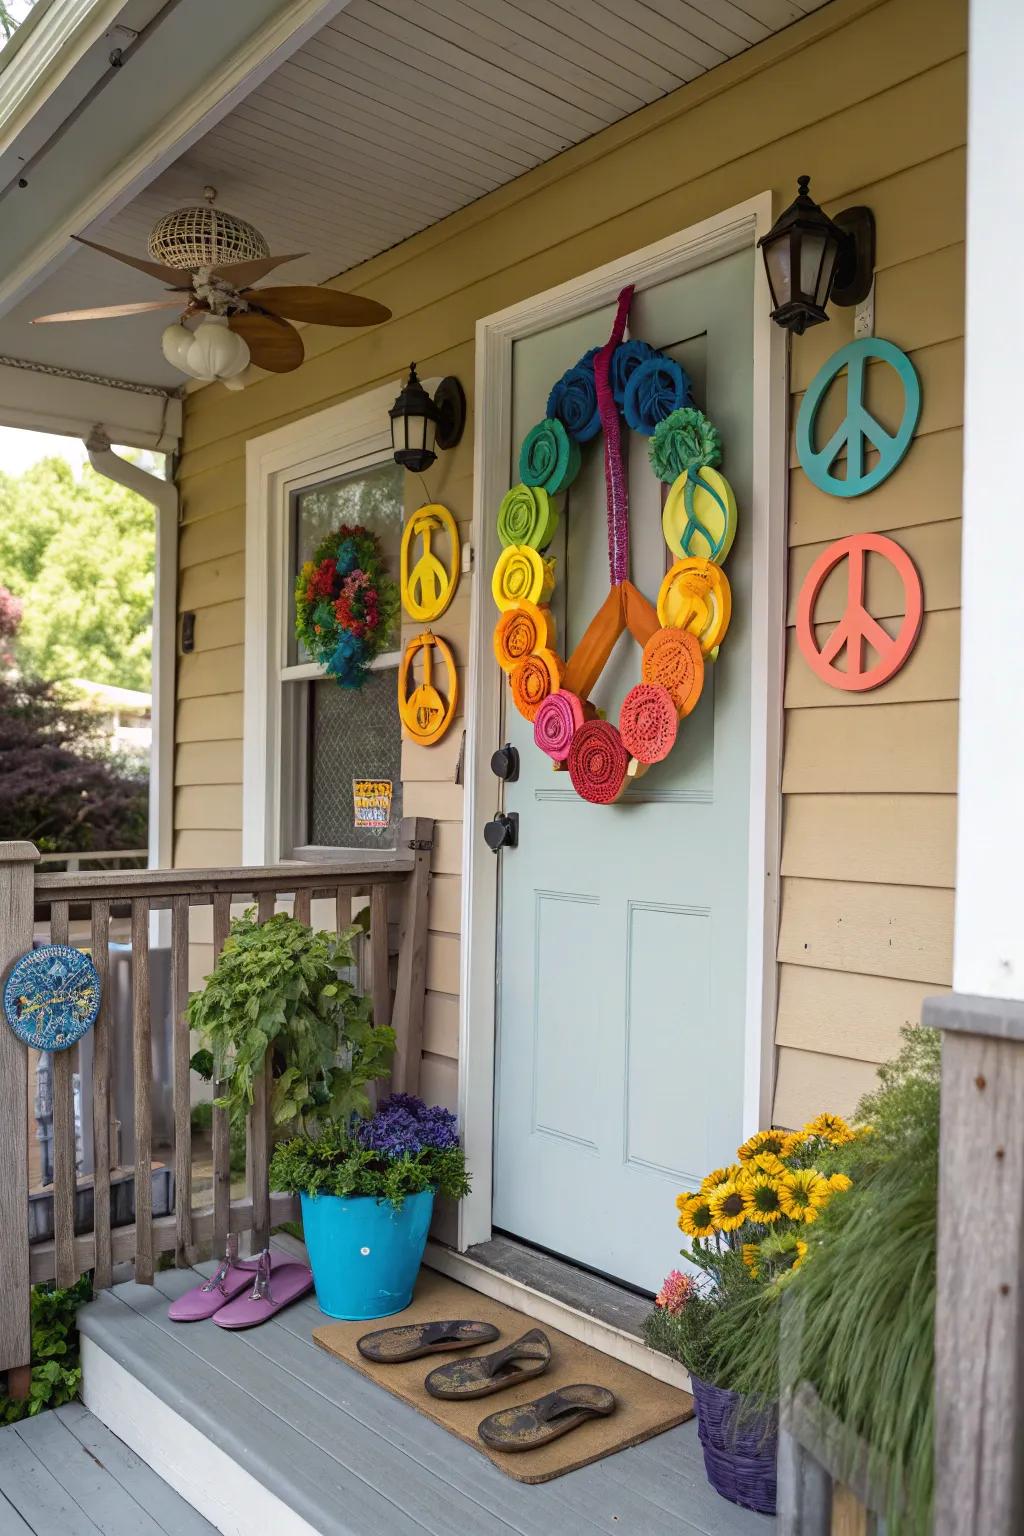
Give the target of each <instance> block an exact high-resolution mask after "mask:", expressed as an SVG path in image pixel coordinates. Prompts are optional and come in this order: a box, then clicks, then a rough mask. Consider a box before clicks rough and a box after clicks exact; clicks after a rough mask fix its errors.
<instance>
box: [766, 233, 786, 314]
mask: <svg viewBox="0 0 1024 1536" xmlns="http://www.w3.org/2000/svg"><path fill="white" fill-rule="evenodd" d="M764 261H765V268H766V270H767V273H768V286H769V287H770V288H771V290H772V302H773V306H774V308H775V309H779V308H780V307H781V306H782V305H783V304H788V303H789V301H790V299H791V298H792V297H793V282H792V274H793V263H792V257H791V252H790V242H789V236H788V235H782V236H780V237H779V238H778V239H777V240H772V241H771V242H770V243H766V245H765V247H764Z"/></svg>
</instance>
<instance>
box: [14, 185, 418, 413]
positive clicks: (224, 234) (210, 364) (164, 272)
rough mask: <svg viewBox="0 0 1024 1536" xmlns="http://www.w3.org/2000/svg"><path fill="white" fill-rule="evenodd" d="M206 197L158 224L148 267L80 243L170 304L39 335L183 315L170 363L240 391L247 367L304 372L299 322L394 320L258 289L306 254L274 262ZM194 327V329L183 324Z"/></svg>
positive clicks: (77, 315)
mask: <svg viewBox="0 0 1024 1536" xmlns="http://www.w3.org/2000/svg"><path fill="white" fill-rule="evenodd" d="M204 196H205V198H206V201H205V203H201V204H198V205H194V206H189V207H184V208H175V209H173V210H172V211H171V212H170V213H167V214H164V216H163V217H162V218H161V219H159V220H158V221H157V223H156V224H155V225H154V226H153V229H152V231H151V232H150V236H149V241H148V250H149V257H150V259H149V260H147V259H146V258H145V257H142V256H130V255H128V254H127V252H125V251H116V250H114V249H112V247H110V246H106V245H99V244H97V242H96V241H95V240H86V239H84V238H83V237H82V236H81V235H76V236H75V237H74V238H75V239H76V240H78V242H79V243H80V244H81V245H87V246H88V247H89V248H90V249H91V250H94V251H100V252H102V254H103V255H104V256H112V257H113V258H114V259H115V261H122V262H124V263H125V265H126V266H129V267H134V268H135V269H136V271H139V272H145V273H146V274H147V275H148V276H149V277H155V278H156V279H157V281H158V282H162V283H165V284H166V285H167V287H168V288H169V289H170V290H171V292H172V294H173V297H171V298H166V299H148V300H143V301H141V302H138V303H130V304H107V305H102V306H100V307H99V308H96V309H68V310H61V311H59V312H58V313H56V314H52V315H39V316H37V317H36V319H35V320H34V321H33V322H32V323H33V325H50V324H53V323H55V322H61V321H67V320H103V319H113V318H115V317H118V316H131V315H143V314H148V313H150V312H151V311H154V310H159V309H176V308H179V307H180V308H181V314H180V316H179V317H178V319H177V321H176V322H175V323H174V324H172V325H170V326H168V327H167V329H166V330H165V331H164V333H163V343H162V344H163V351H164V356H165V357H166V358H167V361H168V362H169V363H171V364H172V365H173V366H174V367H175V368H177V369H179V370H180V371H181V372H182V373H185V374H188V375H190V376H191V377H192V378H198V379H204V380H210V379H220V380H221V381H222V382H224V383H225V384H227V385H228V386H229V387H233V388H236V389H240V388H241V387H242V385H241V382H240V380H239V377H238V376H239V375H240V374H241V373H242V372H243V371H244V370H245V368H246V367H247V366H248V365H249V363H250V362H253V363H255V364H256V365H257V366H258V367H260V368H265V369H267V370H268V371H269V372H271V373H290V372H291V371H292V370H293V369H295V368H298V367H299V366H300V364H301V363H302V360H303V358H304V356H305V349H304V347H303V344H302V337H301V335H300V334H299V332H298V331H297V330H296V329H295V327H294V326H293V325H292V324H291V323H290V322H291V321H292V320H303V321H306V322H307V323H309V324H312V325H336V326H364V325H379V324H380V323H381V322H382V321H384V320H390V318H391V311H390V310H389V309H386V308H385V306H384V305H383V304H378V303H376V302H375V300H373V299H364V298H360V297H359V296H358V295H357V294H354V293H340V292H338V291H337V290H336V289H333V288H316V287H314V286H312V285H307V284H289V285H287V286H282V287H277V286H274V287H267V288H256V287H254V286H253V284H255V283H258V282H259V280H260V278H262V277H267V276H268V275H269V274H270V273H271V272H273V271H274V269H275V268H276V267H279V266H282V265H283V264H284V263H285V262H287V261H297V260H298V259H299V257H300V256H301V255H304V254H305V253H304V252H299V253H297V254H296V255H291V256H272V255H271V254H270V247H269V245H268V244H267V241H266V240H265V238H264V237H263V235H262V234H261V233H260V231H259V230H258V229H256V228H255V227H254V226H253V225H252V224H249V223H247V221H246V220H245V219H240V218H237V217H236V216H235V215H234V214H231V213H227V212H225V211H224V210H223V209H220V208H215V207H214V206H213V205H214V199H215V198H216V196H217V193H216V189H215V188H214V187H207V188H205V191H204ZM197 317H198V321H199V323H198V325H197V326H196V327H195V328H194V329H190V328H189V326H187V325H186V324H185V323H184V322H185V321H186V320H190V319H193V318H197Z"/></svg>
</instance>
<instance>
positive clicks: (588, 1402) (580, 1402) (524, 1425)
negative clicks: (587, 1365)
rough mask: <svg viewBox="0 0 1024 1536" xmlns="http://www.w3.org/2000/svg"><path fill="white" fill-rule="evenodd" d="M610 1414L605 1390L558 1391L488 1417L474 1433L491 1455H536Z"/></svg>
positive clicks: (609, 1397)
mask: <svg viewBox="0 0 1024 1536" xmlns="http://www.w3.org/2000/svg"><path fill="white" fill-rule="evenodd" d="M614 1411H615V1397H614V1394H613V1393H611V1392H609V1391H608V1389H607V1387H594V1386H589V1385H579V1386H574V1387H559V1388H558V1390H557V1391H555V1392H549V1393H548V1395H547V1397H539V1398H537V1400H536V1401H535V1402H532V1403H522V1404H520V1406H519V1407H518V1408H502V1409H501V1410H500V1411H499V1412H498V1413H492V1414H490V1415H489V1416H488V1417H487V1418H486V1419H483V1420H482V1421H481V1423H480V1425H479V1427H478V1429H477V1433H478V1434H479V1436H480V1439H481V1440H482V1441H483V1442H484V1444H485V1445H489V1446H490V1448H491V1450H492V1451H536V1450H538V1449H539V1448H540V1447H541V1446H542V1445H547V1444H548V1443H549V1441H551V1440H557V1439H558V1438H559V1436H560V1435H567V1434H568V1433H569V1431H570V1430H573V1429H578V1428H579V1427H580V1425H581V1424H585V1423H586V1422H587V1420H588V1419H596V1418H602V1419H603V1418H607V1416H608V1415H609V1414H610V1413H614Z"/></svg>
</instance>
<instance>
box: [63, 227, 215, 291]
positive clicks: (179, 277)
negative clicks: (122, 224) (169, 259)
mask: <svg viewBox="0 0 1024 1536" xmlns="http://www.w3.org/2000/svg"><path fill="white" fill-rule="evenodd" d="M71 238H72V240H77V241H78V243H79V245H87V246H88V247H89V249H90V250H91V251H99V252H100V253H101V254H102V255H103V256H113V258H114V260H115V261H123V262H124V264H125V266H126V267H134V268H135V270H136V271H137V272H145V273H146V274H147V275H148V276H149V277H155V278H156V280H157V282H160V283H166V284H167V286H168V287H169V288H191V287H192V273H191V272H185V271H183V270H182V269H181V268H180V267H165V266H164V264H163V262H162V261H146V259H145V258H144V257H142V256H128V255H127V254H126V253H125V252H124V251H115V250H114V248H113V246H111V245H97V243H96V241H95V240H86V238H85V237H84V235H72V236H71Z"/></svg>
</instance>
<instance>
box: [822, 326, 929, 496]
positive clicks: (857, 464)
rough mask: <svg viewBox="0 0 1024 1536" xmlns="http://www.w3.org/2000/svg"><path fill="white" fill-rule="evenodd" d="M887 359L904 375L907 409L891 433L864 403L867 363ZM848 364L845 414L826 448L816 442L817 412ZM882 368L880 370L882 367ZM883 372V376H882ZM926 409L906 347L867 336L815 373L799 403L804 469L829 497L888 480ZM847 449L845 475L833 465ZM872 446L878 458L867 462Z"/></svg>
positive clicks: (858, 492) (889, 366) (870, 488)
mask: <svg viewBox="0 0 1024 1536" xmlns="http://www.w3.org/2000/svg"><path fill="white" fill-rule="evenodd" d="M869 362H877V363H883V364H885V365H886V369H891V370H892V371H893V372H894V373H895V374H896V377H897V378H898V380H899V383H900V387H901V390H902V395H903V412H902V416H901V418H900V424H899V426H898V427H897V429H896V431H895V433H892V432H889V431H888V430H887V429H886V428H885V427H883V426H882V425H881V423H880V422H878V421H876V420H875V418H874V416H872V414H871V412H870V411H869V410H868V408H867V406H866V405H865V403H864V401H865V396H866V392H867V377H868V376H867V364H868V363H869ZM844 368H845V369H846V414H845V416H844V417H843V419H842V421H841V422H840V423H839V426H838V427H837V428H836V429H835V431H834V432H833V433H832V435H831V437H830V438H829V440H828V442H827V443H826V444H825V445H824V447H822V448H816V447H815V426H816V424H817V417H818V412H819V411H820V409H821V407H822V404H823V403H824V401H825V398H826V396H827V395H828V393H829V391H830V389H831V388H832V386H833V385H834V384H835V383H836V381H837V380H838V378H839V375H840V374H841V373H842V371H843V369H844ZM880 372H881V370H880ZM883 376H884V375H883ZM920 414H921V382H920V380H919V379H918V377H917V373H916V372H915V369H914V365H913V363H912V362H911V361H910V358H909V357H908V356H907V354H906V353H905V352H901V351H900V349H899V347H897V346H894V345H893V343H892V342H891V341H880V340H877V339H876V338H875V337H872V336H865V337H863V338H862V339H861V340H860V341H851V342H849V343H848V344H847V345H846V346H845V347H840V348H839V350H838V352H834V353H833V354H832V356H831V357H830V358H829V359H828V361H827V362H826V363H824V364H823V365H822V367H821V368H820V369H819V370H818V372H817V373H816V374H815V376H814V378H813V379H812V380H811V382H810V384H809V385H808V387H807V392H806V394H805V395H804V398H803V401H802V402H801V405H800V414H799V415H798V417H797V423H796V451H797V456H798V458H799V460H800V465H801V468H802V469H803V471H804V473H805V474H806V476H807V478H808V479H809V480H810V481H811V483H812V485H816V486H817V487H818V489H819V491H826V492H827V493H828V494H829V495H830V496H844V497H850V496H863V495H864V493H865V491H873V490H874V489H875V487H876V486H878V485H881V483H882V481H883V480H887V479H888V477H889V476H890V475H891V474H892V472H893V470H894V469H896V468H897V466H898V465H899V464H900V463H901V461H902V459H903V457H904V455H905V454H906V452H907V449H908V448H909V447H910V443H911V439H912V438H913V436H914V429H915V428H916V426H917V421H918V417H919V416H920ZM844 448H845V449H846V474H845V477H840V476H838V475H836V474H834V473H833V465H834V464H835V462H836V460H837V459H838V458H839V455H840V454H841V453H842V451H843V449H844ZM868 448H874V449H875V450H876V452H877V453H878V462H877V463H876V464H873V465H872V466H871V468H870V469H868V468H867V467H866V465H865V458H866V453H867V450H868Z"/></svg>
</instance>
